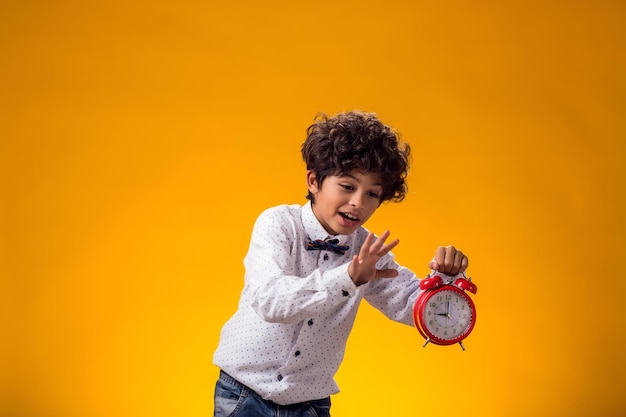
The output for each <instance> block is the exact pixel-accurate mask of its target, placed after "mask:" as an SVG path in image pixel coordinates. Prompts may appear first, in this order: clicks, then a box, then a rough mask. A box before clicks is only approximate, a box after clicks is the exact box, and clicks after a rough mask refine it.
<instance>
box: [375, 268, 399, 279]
mask: <svg viewBox="0 0 626 417" xmlns="http://www.w3.org/2000/svg"><path fill="white" fill-rule="evenodd" d="M397 276H398V271H397V270H396V269H377V270H376V275H375V277H376V278H374V279H380V278H395V277H397Z"/></svg>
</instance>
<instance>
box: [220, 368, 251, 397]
mask: <svg viewBox="0 0 626 417" xmlns="http://www.w3.org/2000/svg"><path fill="white" fill-rule="evenodd" d="M220 379H221V380H222V381H224V382H227V383H229V384H232V385H235V386H237V387H239V388H242V389H247V390H249V391H252V390H251V389H250V388H248V387H247V386H245V385H244V384H242V383H241V382H239V381H237V380H236V379H235V378H233V377H232V376H230V375H228V374H227V373H226V372H224V371H222V370H221V369H220ZM252 392H254V391H252Z"/></svg>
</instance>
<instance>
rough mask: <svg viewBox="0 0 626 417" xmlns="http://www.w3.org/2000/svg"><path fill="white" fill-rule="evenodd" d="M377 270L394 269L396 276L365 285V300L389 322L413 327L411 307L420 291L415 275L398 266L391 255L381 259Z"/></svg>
mask: <svg viewBox="0 0 626 417" xmlns="http://www.w3.org/2000/svg"><path fill="white" fill-rule="evenodd" d="M381 261H383V262H381V263H380V265H379V266H378V268H381V269H382V268H389V269H396V270H397V271H398V276H397V277H395V278H391V279H378V280H375V281H370V282H369V283H368V284H367V289H366V292H365V295H364V297H365V299H366V300H367V302H368V303H370V304H371V305H372V306H373V307H374V308H376V309H378V310H380V311H381V312H382V313H383V314H385V316H387V317H388V318H390V319H391V320H394V321H397V322H400V323H404V324H407V325H409V326H412V325H413V307H414V305H415V302H416V300H417V298H418V297H419V295H420V293H421V292H422V290H420V287H419V282H420V280H419V279H418V278H417V277H416V276H415V274H414V273H413V272H412V271H411V270H409V269H407V268H405V267H402V266H400V265H398V264H397V263H396V262H395V260H394V258H393V255H392V254H388V255H387V257H385V258H383V259H381Z"/></svg>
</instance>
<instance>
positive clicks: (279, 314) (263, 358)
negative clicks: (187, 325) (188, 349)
mask: <svg viewBox="0 0 626 417" xmlns="http://www.w3.org/2000/svg"><path fill="white" fill-rule="evenodd" d="M367 233H368V232H367V230H366V229H364V228H360V229H358V230H357V231H356V232H354V233H353V234H351V235H349V236H341V235H340V236H333V237H334V238H338V239H339V240H340V242H341V244H346V245H349V246H350V249H349V250H348V251H346V253H345V254H343V255H341V254H337V253H334V252H329V251H319V250H315V251H307V250H306V244H307V242H308V241H309V240H315V239H327V238H329V237H330V236H328V234H327V232H326V231H325V230H324V228H323V227H322V226H321V224H320V223H319V222H318V221H317V219H316V218H315V215H314V214H313V211H312V208H311V204H310V203H307V204H306V205H304V206H300V205H291V206H287V205H282V206H278V207H273V208H270V209H268V210H266V211H265V212H263V213H262V214H261V215H260V216H259V218H258V219H257V222H256V223H255V226H254V228H253V231H252V238H251V241H250V247H249V250H248V254H247V255H246V257H245V259H244V265H245V268H246V273H245V277H244V288H243V291H242V293H241V298H240V301H239V307H238V309H237V311H236V312H235V314H234V315H233V317H231V319H230V320H228V322H227V323H226V324H225V325H224V327H223V328H222V331H221V335H220V342H219V345H218V348H217V350H216V352H215V354H214V357H213V362H214V363H215V364H216V365H217V366H218V367H220V368H221V369H223V370H224V371H225V372H227V373H228V374H230V375H231V376H233V377H234V378H235V379H237V380H238V381H240V382H241V383H243V384H245V385H247V386H248V387H250V388H251V389H253V390H255V391H256V392H257V393H258V394H260V395H261V396H262V397H264V398H266V399H269V400H271V401H274V402H276V403H278V404H293V403H297V402H302V401H308V400H314V399H320V398H325V397H328V396H329V395H331V394H335V393H337V392H338V391H339V388H338V387H337V385H336V383H335V381H334V375H335V373H336V371H337V369H338V368H339V365H340V363H341V361H342V359H343V355H344V351H345V346H346V341H347V338H348V335H349V334H350V331H351V329H352V326H353V323H354V319H355V317H356V313H357V310H358V307H359V304H360V302H361V300H362V299H363V298H365V299H367V300H368V302H369V303H370V304H372V305H373V306H374V307H376V308H378V309H379V310H381V311H382V312H383V313H384V314H385V315H387V316H388V317H390V318H392V319H393V320H396V321H399V322H402V323H405V324H408V325H412V324H413V316H412V309H413V304H414V303H415V299H416V298H417V296H418V295H419V281H418V280H417V279H416V277H415V275H414V274H413V273H412V272H411V271H409V270H408V269H406V268H402V267H400V266H399V265H398V264H397V263H395V261H394V259H393V255H392V254H388V255H387V256H386V257H384V258H383V259H381V260H380V262H379V264H378V266H379V267H381V268H395V269H398V271H399V272H400V275H399V276H398V277H397V278H394V279H391V280H378V281H374V282H371V283H368V284H365V285H362V286H359V287H358V288H357V287H356V286H355V285H354V283H353V282H352V280H351V279H350V276H349V275H348V264H349V262H350V260H351V259H352V257H353V256H354V255H355V254H357V253H358V249H359V248H360V247H361V245H362V244H363V241H364V240H365V237H366V236H367Z"/></svg>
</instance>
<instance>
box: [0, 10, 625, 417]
mask: <svg viewBox="0 0 626 417" xmlns="http://www.w3.org/2000/svg"><path fill="white" fill-rule="evenodd" d="M625 18H626V5H625V3H624V2H621V1H569V2H566V1H545V2H544V1H520V0H515V1H509V2H507V1H505V2H502V1H480V0H479V1H476V2H465V1H441V2H422V1H406V0H405V1H387V2H384V3H383V2H375V1H364V0H358V1H356V0H351V1H327V0H321V1H318V2H293V1H290V2H288V1H284V2H276V1H274V2H272V1H270V2H253V1H233V2H210V1H191V0H183V1H172V0H169V1H167V0H164V1H150V2H148V1H119V0H115V1H78V0H65V1H28V0H27V1H16V2H8V1H7V2H3V4H2V6H0V48H1V58H0V59H1V64H0V88H1V92H0V97H1V99H0V100H1V101H0V118H1V123H0V137H1V148H0V155H1V161H0V174H1V176H0V184H1V187H2V188H1V190H2V201H1V203H2V205H1V212H0V218H1V223H0V225H1V229H0V232H1V237H2V239H1V241H0V244H1V246H0V249H1V251H0V262H1V263H0V265H1V267H2V269H1V270H0V273H1V274H2V280H1V287H0V294H2V300H0V301H1V303H0V304H1V307H0V313H1V314H0V316H1V317H2V321H1V323H2V341H1V347H0V352H1V353H2V362H1V364H0V365H1V368H0V381H1V384H0V388H1V391H0V415H2V416H7V417H22V416H38V417H57V416H59V417H60V416H62V417H100V416H101V417H111V416H115V417H125V416H181V417H183V416H184V417H187V416H188V417H192V416H209V415H211V413H212V406H213V399H212V395H213V385H214V381H215V379H216V377H217V369H216V368H215V367H214V366H213V365H212V364H211V356H212V353H213V350H214V349H215V347H216V344H217V341H218V336H219V329H220V328H221V325H222V324H223V322H224V321H225V320H226V319H227V318H228V317H229V316H230V315H231V314H232V312H233V311H234V309H235V307H236V302H237V300H238V295H239V291H240V289H241V285H242V273H243V267H242V258H243V256H244V255H245V252H246V248H247V245H248V239H249V234H250V230H251V227H252V224H253V221H254V219H255V218H256V216H257V215H258V214H259V213H260V212H261V211H262V210H263V209H265V208H267V207H269V206H273V205H276V204H280V203H300V202H303V201H304V198H303V196H304V195H305V192H306V189H305V182H304V180H305V177H304V166H303V163H302V162H301V161H300V155H299V147H300V144H301V142H302V140H303V139H304V133H305V132H304V131H305V128H306V127H307V126H308V125H309V123H310V122H311V120H312V119H313V116H314V115H315V114H316V113H318V112H322V111H324V112H329V113H335V112H337V111H342V110H349V109H353V108H359V109H363V110H366V111H372V112H376V113H377V114H378V115H379V116H380V118H381V119H382V120H383V121H384V122H385V123H387V124H389V125H392V126H394V127H395V128H396V129H398V130H399V131H400V132H401V134H402V135H403V138H404V139H405V140H406V141H408V142H409V143H410V144H411V145H412V147H413V151H414V164H413V167H412V171H411V175H410V180H409V185H410V194H409V195H408V196H407V198H406V200H405V201H404V202H403V203H401V204H385V205H384V206H383V207H381V209H380V210H379V211H378V212H377V213H376V214H375V216H374V218H373V219H372V220H371V221H370V223H369V224H368V225H369V228H370V229H371V230H373V231H375V232H377V233H380V232H382V231H383V230H384V229H387V228H388V229H390V230H391V231H392V234H393V236H395V237H399V238H400V239H401V244H400V246H399V247H398V248H397V250H396V251H395V252H396V255H397V257H398V259H399V260H400V261H401V262H402V263H404V264H405V265H407V266H409V267H411V268H412V269H414V270H415V271H416V273H417V274H418V275H420V276H423V275H424V274H426V273H427V272H428V271H427V261H428V260H429V259H430V258H431V257H432V254H433V252H434V249H435V248H436V246H438V245H443V244H451V243H452V244H455V245H456V246H458V247H459V248H461V249H462V250H463V251H465V252H466V253H467V254H469V257H470V269H469V271H468V272H469V275H470V276H472V277H473V278H474V280H475V282H476V283H477V285H478V288H479V291H478V294H477V295H476V296H475V297H474V300H475V302H476V304H477V308H478V323H477V325H476V328H475V330H474V332H473V333H472V334H471V335H470V337H469V338H468V339H467V340H466V343H465V344H466V348H467V351H465V352H462V351H461V349H460V348H459V347H458V346H451V347H445V348H444V347H439V346H432V345H429V346H428V347H426V348H425V349H423V348H422V347H421V345H422V339H421V337H420V336H419V334H418V332H417V331H416V330H415V329H414V328H411V327H408V326H401V325H397V324H395V323H392V322H389V321H388V320H386V319H385V318H383V317H382V315H381V314H380V313H378V312H376V311H375V310H373V309H371V308H370V307H369V306H367V305H364V306H363V308H362V309H361V312H360V314H359V316H358V319H357V323H356V326H355V329H354V332H353V334H352V337H351V339H350V340H349V344H348V351H347V355H346V360H345V362H344V365H343V367H342V368H341V370H340V372H339V374H338V375H337V379H338V382H339V384H340V386H341V388H342V392H341V393H340V394H339V395H337V396H334V397H333V403H334V405H333V415H334V416H391V415H397V416H413V415H424V416H426V415H438V416H460V415H462V416H466V417H470V416H481V417H488V416H506V417H509V416H510V417H514V416H551V417H552V416H568V417H569V416H617V415H623V414H624V412H626V396H624V386H625V384H626V375H625V374H626V359H625V357H624V349H625V348H624V344H623V343H624V337H623V334H624V331H625V330H626V328H625V327H626V325H625V323H626V313H625V312H624V306H625V305H626V301H625V297H626V285H625V281H626V280H625V279H624V259H625V258H624V249H625V248H626V244H625V243H626V242H625V240H624V233H625V232H626V230H625V229H624V224H623V223H624V213H625V211H626V207H625V196H626V187H625V183H626V181H625V179H626V178H625V174H624V168H623V164H624V163H625V159H626V158H625V155H626V152H625V151H626V149H625V148H626V146H625V144H624V140H625V133H626V129H625V128H626V123H625V118H624V111H625V110H626V99H625V97H626V88H625V87H626V85H625V81H624V74H625V70H626V68H625V67H626V59H625V57H624V50H625V49H624V48H625V47H626V42H625V32H624V29H623V23H624V21H625Z"/></svg>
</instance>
